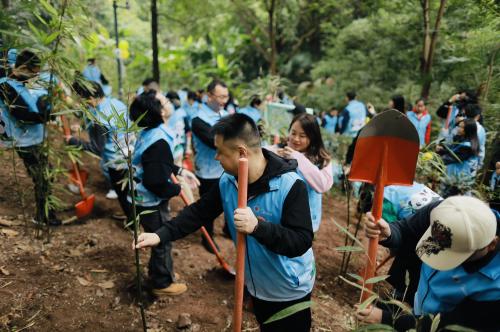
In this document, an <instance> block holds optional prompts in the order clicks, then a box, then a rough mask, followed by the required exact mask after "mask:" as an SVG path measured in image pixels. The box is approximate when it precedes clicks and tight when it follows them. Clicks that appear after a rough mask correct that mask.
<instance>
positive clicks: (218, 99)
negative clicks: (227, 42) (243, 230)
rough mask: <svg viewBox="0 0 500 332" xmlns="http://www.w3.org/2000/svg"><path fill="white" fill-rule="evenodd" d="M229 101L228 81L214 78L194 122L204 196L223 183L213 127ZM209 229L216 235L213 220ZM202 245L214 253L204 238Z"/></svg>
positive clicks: (197, 156) (197, 170) (199, 173)
mask: <svg viewBox="0 0 500 332" xmlns="http://www.w3.org/2000/svg"><path fill="white" fill-rule="evenodd" d="M228 100H229V90H228V88H227V86H226V84H225V83H224V82H222V81H219V80H213V81H212V82H210V84H209V85H208V87H207V101H206V102H204V103H202V104H201V105H200V108H199V110H198V113H197V114H196V117H194V118H193V121H192V128H191V130H192V133H193V145H194V150H195V156H194V163H195V168H196V171H195V174H196V176H197V177H198V179H199V180H200V188H199V193H200V196H203V195H204V194H205V193H207V192H209V191H210V189H211V188H212V187H213V186H214V185H216V184H217V183H218V182H219V178H220V176H221V175H222V173H223V171H224V170H223V169H222V166H221V165H220V162H219V161H218V160H216V159H215V154H216V150H215V145H214V135H213V134H212V132H211V129H212V127H213V126H214V125H215V124H216V123H217V121H219V120H220V119H221V118H222V117H223V116H225V115H227V114H228V113H227V111H226V110H225V109H224V107H225V105H226V103H227V101H228ZM205 228H206V229H207V231H208V233H209V234H210V235H212V236H213V232H214V224H213V220H210V221H208V222H207V224H206V225H205ZM202 244H203V247H204V248H205V249H206V250H207V251H208V252H212V249H211V248H210V246H209V245H208V243H207V241H206V240H205V238H203V237H202Z"/></svg>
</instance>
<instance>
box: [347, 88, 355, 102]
mask: <svg viewBox="0 0 500 332" xmlns="http://www.w3.org/2000/svg"><path fill="white" fill-rule="evenodd" d="M345 95H346V97H347V99H349V100H354V98H356V91H354V90H351V91H347V92H346V94H345Z"/></svg>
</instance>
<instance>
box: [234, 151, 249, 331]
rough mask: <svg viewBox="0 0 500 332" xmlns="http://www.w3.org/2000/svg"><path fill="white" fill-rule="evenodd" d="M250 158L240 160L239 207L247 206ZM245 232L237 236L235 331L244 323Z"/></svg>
mask: <svg viewBox="0 0 500 332" xmlns="http://www.w3.org/2000/svg"><path fill="white" fill-rule="evenodd" d="M247 195H248V159H247V158H240V159H239V161H238V208H240V209H241V208H246V207H247V197H248V196H247ZM245 251H246V237H245V234H243V233H240V232H238V233H237V237H236V280H235V283H234V312H233V331H234V332H240V331H241V325H242V323H243V287H244V282H245Z"/></svg>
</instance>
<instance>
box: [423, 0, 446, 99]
mask: <svg viewBox="0 0 500 332" xmlns="http://www.w3.org/2000/svg"><path fill="white" fill-rule="evenodd" d="M420 3H421V5H422V15H423V24H424V38H423V47H422V55H421V58H420V74H421V77H422V92H421V96H422V97H423V98H428V97H429V93H430V90H431V84H432V76H431V70H432V63H433V61H434V53H435V51H436V42H437V37H438V33H439V29H440V27H441V21H442V18H443V15H444V10H445V6H446V0H440V1H439V9H438V12H437V14H436V20H435V22H434V28H433V29H432V30H431V25H430V23H431V15H430V14H431V8H430V7H431V0H421V1H420Z"/></svg>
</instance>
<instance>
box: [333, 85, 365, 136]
mask: <svg viewBox="0 0 500 332" xmlns="http://www.w3.org/2000/svg"><path fill="white" fill-rule="evenodd" d="M346 99H347V106H346V107H345V108H344V110H343V111H342V113H340V116H339V120H338V126H339V132H340V134H342V135H346V136H350V137H356V135H357V133H358V131H359V130H360V129H361V128H362V127H363V126H364V125H365V122H366V114H367V110H366V107H365V104H363V103H362V102H360V101H358V100H356V92H355V91H349V92H347V94H346Z"/></svg>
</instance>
